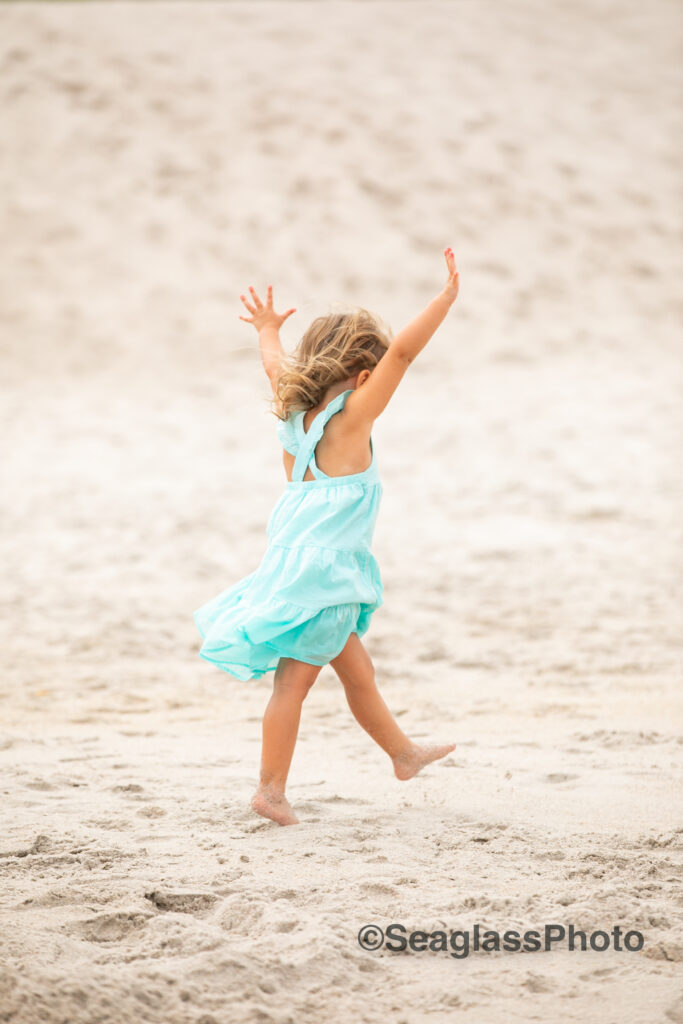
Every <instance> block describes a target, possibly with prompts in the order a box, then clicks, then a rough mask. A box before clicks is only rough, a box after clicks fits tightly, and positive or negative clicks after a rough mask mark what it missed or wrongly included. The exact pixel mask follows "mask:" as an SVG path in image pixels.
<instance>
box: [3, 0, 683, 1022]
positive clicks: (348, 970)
mask: <svg viewBox="0 0 683 1024" xmlns="http://www.w3.org/2000/svg"><path fill="white" fill-rule="evenodd" d="M681 34H682V26H681V9H680V6H679V5H678V4H677V3H674V2H673V0H671V2H669V0H654V2H653V3H651V4H639V3H634V2H630V0H629V2H622V0H619V2H616V0H615V2H599V0H592V2H591V0H572V2H571V3H569V2H557V3H552V4H547V3H544V2H542V0H511V2H509V3H507V2H506V3H493V2H489V0H462V2H446V3H441V2H427V0H422V2H420V3H419V4H418V3H412V2H403V3H384V2H377V3H365V4H362V3H337V2H330V3H314V2H310V3H309V2H258V3H257V2H252V3H242V2H240V3H222V4H221V3H213V4H208V3H207V4H204V3H164V2H158V3H149V4H134V3H111V4H109V3H91V4H76V3H74V4H71V5H67V4H61V3H49V4H47V3H46V4H29V3H24V4H3V5H2V6H0V60H1V62H2V78H1V79H0V89H1V90H2V95H3V116H2V119H1V120H0V197H1V199H0V238H1V239H2V249H3V268H4V272H3V274H2V275H1V280H0V332H1V335H0V381H1V386H2V403H1V404H0V414H1V417H2V419H1V422H0V428H1V430H2V449H3V454H2V461H1V468H0V474H1V479H0V484H1V493H2V499H1V502H2V505H1V514H2V531H1V533H0V556H1V559H2V563H1V564H2V567H3V571H2V573H0V605H1V609H2V614H1V616H0V621H1V629H2V634H1V636H0V658H1V659H2V671H1V674H0V716H1V717H0V766H1V771H2V804H1V806H2V838H1V840H0V883H1V889H0V892H1V896H0V1021H2V1022H10V1024H34V1022H36V1024H37V1022H46V1024H122V1022H126V1024H127V1022H134V1024H137V1022H154V1024H247V1022H249V1024H251V1022H258V1024H323V1022H325V1024H326V1022H339V1024H347V1022H349V1024H357V1022H360V1024H380V1022H385V1021H392V1022H395V1024H414V1022H422V1021H424V1022H429V1024H451V1022H455V1024H459V1022H468V1024H469V1022H470V1021H479V1022H482V1024H499V1022H500V1024H507V1022H511V1024H517V1022H519V1024H521V1022H527V1021H530V1020H535V1021H550V1020H553V1021H556V1020H558V1019H559V1020H562V1021H564V1022H567V1024H572V1022H576V1024H578V1022H582V1024H585V1022H593V1021H595V1022H597V1021H600V1022H604V1024H616V1022H617V1021H618V1022H619V1024H629V1022H630V1024H653V1022H665V1024H671V1022H674V1024H676V1022H678V1024H680V1022H681V1021H683V996H682V995H681V971H680V966H681V965H680V961H681V958H683V917H682V915H681V888H680V864H681V858H680V847H681V843H680V840H681V821H682V816H681V792H682V785H681V783H682V775H683V773H682V771H681V760H682V758H681V753H682V751H683V747H682V746H681V743H682V740H681V679H682V678H683V672H682V668H683V664H682V662H683V658H682V654H683V652H682V647H681V638H682V634H683V630H682V612H681V607H682V597H683V594H682V591H681V568H682V561H683V559H682V551H683V543H682V541H683V536H682V534H683V530H682V527H681V523H682V522H683V515H682V512H683V501H682V497H683V495H682V491H683V486H682V474H681V451H682V450H683V445H682V441H683V416H682V412H681V410H682V408H683V402H682V398H683V386H682V385H683V380H682V378H683V374H682V370H681V368H682V358H681V346H680V337H681V331H680V327H681V319H682V318H681V313H682V303H681V288H680V270H681V261H680V254H681V241H682V237H683V230H682V228H683V224H682V217H681V193H680V159H681V152H680V145H679V141H678V140H679V139H680V135H681V130H680V129H681V120H680V96H681V85H682V82H681V73H680V70H679V67H680V64H679V63H677V60H678V57H679V55H680V44H681ZM446 245H452V246H453V249H454V251H455V255H456V260H457V263H458V267H459V269H460V280H461V284H460V296H459V298H458V300H457V303H456V305H455V306H454V307H453V309H452V311H451V313H450V314H449V317H448V319H447V321H446V322H445V323H444V325H443V326H442V328H441V329H440V330H439V332H438V333H437V335H436V336H435V337H434V339H433V340H432V342H431V343H430V345H429V346H428V347H427V349H426V350H425V351H424V353H422V354H421V355H420V356H419V358H418V359H417V360H416V362H415V364H414V365H413V366H412V367H411V368H410V370H409V373H408V374H407V376H406V379H405V381H404V382H403V383H402V385H401V387H400V389H399V392H398V393H397V395H396V397H395V399H394V400H393V401H392V403H391V405H390V407H389V408H388V409H387V411H386V413H385V414H384V415H383V416H382V417H381V419H380V420H379V421H378V422H377V424H376V426H375V429H374V432H373V440H374V443H375V450H376V454H377V459H378V464H379V467H380V471H381V474H382V481H383V484H384V497H383V504H382V508H381V510H380V514H379V519H378V524H377V531H376V534H375V544H374V551H375V554H376V556H377V559H378V562H379V564H380V567H381V570H382V577H383V581H384V586H385V604H384V606H383V607H382V608H381V609H380V611H379V612H377V614H376V616H375V618H374V620H373V623H372V626H371V629H370V631H369V633H368V635H367V646H368V649H369V651H370V653H371V655H372V657H373V659H374V661H375V665H376V670H377V679H378V683H379V685H380V688H381V690H382V693H383V694H384V697H385V699H386V701H387V703H388V704H389V706H390V707H391V708H392V710H393V711H394V713H395V714H396V715H398V716H399V722H400V723H401V726H402V728H404V729H405V730H406V732H408V733H409V734H410V735H411V736H412V737H413V738H414V739H415V740H417V741H420V742H421V741H423V740H424V741H426V740H429V739H435V740H443V741H448V740H451V739H452V740H454V741H455V742H456V743H457V744H458V745H457V749H456V751H455V752H454V754H452V755H450V756H449V757H448V758H446V759H445V760H444V761H442V762H441V763H439V764H438V765H433V766H430V767H429V768H427V769H426V770H425V771H424V773H423V775H421V776H420V777H418V778H416V779H414V780H412V781H410V782H407V783H400V782H398V781H397V780H396V779H395V778H394V776H393V774H392V772H391V765H390V763H389V761H388V759H387V757H386V755H384V754H383V753H382V751H381V750H380V749H379V748H377V747H376V746H374V745H373V743H372V741H371V740H370V739H369V737H368V736H367V735H366V734H365V733H364V732H363V731H362V730H361V729H360V728H359V726H358V725H357V723H356V722H355V721H354V719H353V717H352V716H351V713H350V711H349V709H348V707H347V705H346V702H345V699H344V693H343V690H342V687H341V686H340V684H339V682H338V680H337V679H336V677H335V675H334V673H333V672H332V671H331V670H330V669H329V668H325V669H324V670H323V672H322V673H321V675H320V677H319V679H318V681H317V682H316V684H315V686H314V687H313V689H312V691H311V693H310V695H309V697H308V698H307V700H306V703H305V705H304V712H303V718H302V727H301V733H300V739H299V743H298V746H297V750H296V753H295V756H294V762H293V766H292V771H291V776H290V787H289V795H290V799H291V801H292V803H293V805H294V806H295V808H296V810H297V812H298V814H299V816H300V818H301V824H300V825H299V826H296V827H292V828H279V827H278V826H276V825H274V824H272V823H269V822H265V821H263V820H261V819H260V818H258V817H257V816H256V815H254V814H253V812H252V811H251V810H250V808H249V798H250V796H251V793H252V792H253V789H254V786H255V783H256V780H257V775H258V762H259V753H260V722H261V716H262V713H263V710H264V707H265V704H266V702H267V699H268V696H269V693H270V688H271V685H272V677H271V676H267V677H265V678H264V679H262V680H259V681H252V682H249V683H240V682H238V681H237V680H234V679H231V678H230V677H229V676H227V675H226V674H225V673H221V672H220V671H219V670H218V669H216V668H213V667H212V666H210V665H208V664H207V663H205V662H203V661H202V660H201V659H200V658H199V657H198V649H199V636H198V633H197V631H196V629H195V626H194V623H193V621H192V612H193V610H194V609H195V608H197V607H198V606H199V605H200V604H202V603H203V602H205V601H207V600H208V599H209V598H211V597H212V596H213V595H214V594H216V593H218V592H219V591H220V590H222V589H224V588H225V587H227V586H228V585H229V584H231V583H233V582H236V581H237V580H238V579H240V578H241V577H242V576H244V575H246V574H247V573H249V572H251V571H252V570H253V569H254V568H255V567H256V565H257V564H258V562H259V560H260V558H261V555H262V553H263V550H264V547H265V526H266V522H267V520H268V516H269V514H270V510H271V508H272V505H273V503H274V502H275V501H276V499H277V498H278V496H279V494H280V493H281V489H282V487H283V484H284V473H283V468H282V464H281V452H280V449H279V447H278V443H277V438H276V435H275V420H274V418H273V416H272V415H271V414H270V413H269V411H268V401H267V400H268V386H267V381H266V378H265V376H264V375H263V372H262V369H261V366H260V361H259V357H258V352H257V348H256V335H255V332H254V330H253V328H251V327H250V326H248V325H247V324H245V323H243V322H241V321H240V320H239V319H238V316H239V315H240V313H242V312H244V310H243V307H242V305H241V303H240V301H239V294H240V292H243V291H245V289H246V288H247V287H248V286H249V285H250V284H253V285H254V286H255V287H256V288H257V289H259V288H260V289H261V290H262V291H264V290H265V286H266V285H267V284H268V283H272V284H273V285H274V288H275V301H276V305H279V306H280V307H281V308H282V309H285V308H289V307H290V306H296V307H297V313H296V314H295V315H294V316H292V317H290V318H289V320H288V321H287V322H286V324H285V326H284V328H283V342H284V343H285V345H286V346H287V347H292V346H293V345H294V344H295V343H296V341H297V339H298V337H299V336H300V334H301V332H302V331H303V330H304V329H305V327H306V326H307V325H308V323H310V321H311V320H312V319H313V318H314V317H315V316H318V315H320V314H322V313H325V312H327V311H329V310H330V309H331V308H336V307H338V306H343V305H345V304H359V305H363V306H366V307H367V308H369V309H372V310H374V311H376V312H377V313H379V314H380V315H381V316H382V317H384V318H385V320H386V321H387V322H388V323H389V324H390V326H391V328H392V329H393V330H394V331H397V330H398V329H400V327H401V326H402V325H403V324H404V323H405V322H407V320H408V319H410V318H411V317H412V316H414V315H415V314H416V313H417V312H418V311H419V310H420V309H422V308H423V306H424V305H425V304H426V303H427V302H428V301H429V299H431V298H432V296H433V295H435V294H436V293H437V292H438V291H439V290H440V288H441V287H442V285H443V283H444V280H445V275H444V270H445V264H444V261H443V255H442V250H443V248H444V246H446ZM392 922H401V923H403V924H404V925H405V926H406V928H407V929H408V930H417V929H423V930H427V931H434V930H438V929H447V930H450V929H465V928H472V927H473V925H474V924H475V923H480V924H481V926H482V928H488V929H498V930H500V931H503V930H505V929H521V930H524V929H528V928H537V927H539V926H543V925H544V924H546V923H560V924H563V923H564V924H566V925H568V924H570V923H572V924H574V925H575V926H576V927H577V928H585V929H587V930H588V931H589V932H590V931H593V930H596V929H606V930H611V929H612V928H613V927H614V926H615V925H619V926H621V927H622V928H623V929H624V930H628V929H639V930H640V931H641V932H642V933H643V935H644V937H645V945H644V947H643V949H642V950H641V951H640V952H632V953H628V952H621V953H619V952H615V951H613V950H607V951H605V952H602V953H599V952H594V951H590V950H589V951H587V952H586V953H580V952H574V953H570V952H569V951H568V950H567V949H566V948H558V949H556V950H552V951H550V952H545V951H540V952H529V953H522V952H520V953H511V952H507V953H506V952H502V951H501V952H499V953H495V952H483V951H478V952H473V953H472V954H471V955H470V956H469V957H467V958H465V959H455V958H453V957H450V956H449V955H448V954H447V953H445V954H444V953H440V954H438V953H430V952H428V951H427V952H422V953H419V952H411V951H410V950H408V951H406V952H405V953H392V952H390V951H387V950H386V949H382V950H380V951H378V952H367V951H364V950H363V949H361V948H360V946H359V944H358V942H357V938H356V936H357V933H358V931H359V929H360V928H361V926H363V925H365V924H371V923H376V924H377V925H380V926H381V927H382V928H385V927H386V926H387V925H389V924H390V923H392Z"/></svg>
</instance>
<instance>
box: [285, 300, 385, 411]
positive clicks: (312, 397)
mask: <svg viewBox="0 0 683 1024" xmlns="http://www.w3.org/2000/svg"><path fill="white" fill-rule="evenodd" d="M391 337H392V334H391V328H390V327H389V326H388V325H387V324H385V323H384V322H383V321H382V320H381V319H380V317H378V316H377V315H376V314H375V313H371V312H370V311H369V310H367V309H363V308H361V307H357V308H356V309H353V310H351V311H350V312H340V313H329V314H328V315H327V316H319V317H317V318H316V319H315V320H314V321H313V323H312V324H311V325H310V327H309V328H308V330H307V331H306V332H305V333H304V335H303V337H302V339H301V341H300V342H299V344H298V345H297V347H296V349H295V351H294V353H293V354H292V355H291V356H285V357H284V358H283V360H282V368H281V370H280V375H279V377H278V379H277V383H276V385H275V393H274V395H273V400H272V404H273V412H274V413H275V415H276V416H277V417H278V418H279V419H281V420H286V419H287V417H288V416H289V415H290V413H292V412H294V411H295V410H299V409H303V410H308V409H315V407H316V406H317V405H319V404H320V402H321V401H322V399H323V396H324V395H325V392H326V391H327V389H328V388H329V387H331V386H332V385H333V384H337V383H338V382H339V381H342V380H346V378H347V377H352V376H353V375H354V374H356V373H359V372H360V371H361V370H365V369H368V370H372V369H373V368H374V367H375V366H377V363H378V362H379V361H380V359H381V358H382V356H383V355H384V353H385V352H386V350H387V349H388V347H389V344H390V341H391Z"/></svg>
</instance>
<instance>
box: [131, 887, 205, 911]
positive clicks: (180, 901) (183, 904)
mask: <svg viewBox="0 0 683 1024" xmlns="http://www.w3.org/2000/svg"><path fill="white" fill-rule="evenodd" d="M145 899H146V900H149V901H150V903H153V904H154V906H155V907H156V908H157V910H163V911H170V912H172V913H174V914H194V915H196V916H201V915H202V914H206V913H207V912H208V911H209V910H211V908H212V907H213V906H214V904H215V903H216V901H217V899H218V897H217V896H215V895H214V894H213V893H211V892H190V891H188V892H182V891H180V890H174V891H171V890H169V889H154V890H152V891H151V892H146V893H145Z"/></svg>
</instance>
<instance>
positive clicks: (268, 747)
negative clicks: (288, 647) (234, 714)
mask: <svg viewBox="0 0 683 1024" xmlns="http://www.w3.org/2000/svg"><path fill="white" fill-rule="evenodd" d="M319 672H320V666H318V665H308V664H307V663H306V662H303V661H295V659H294V658H280V661H279V663H278V666H277V669H276V670H275V678H274V681H273V692H272V694H271V697H270V700H269V701H268V706H267V707H266V710H265V713H264V715H263V726H262V733H263V747H262V752H261V775H260V780H259V786H258V789H257V790H256V793H255V794H254V796H253V797H252V799H251V807H252V810H254V811H256V813H257V814H260V815H262V817H264V818H272V820H273V821H277V823H278V824H279V825H296V824H298V821H299V819H298V818H297V816H296V815H295V814H294V811H293V810H292V808H291V807H290V805H289V802H288V800H287V798H286V796H285V786H286V784H287V775H288V773H289V766H290V764H291V762H292V755H293V753H294V746H295V744H296V737H297V733H298V732H299V721H300V719H301V705H302V704H303V701H304V698H305V697H306V694H307V693H308V691H309V690H310V688H311V687H312V686H313V683H314V682H315V680H316V679H317V677H318V673H319Z"/></svg>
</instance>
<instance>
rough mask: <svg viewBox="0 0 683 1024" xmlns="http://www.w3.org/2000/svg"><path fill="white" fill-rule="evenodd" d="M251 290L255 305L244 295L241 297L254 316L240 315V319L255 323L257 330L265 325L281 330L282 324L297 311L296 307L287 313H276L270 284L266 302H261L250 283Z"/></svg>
mask: <svg viewBox="0 0 683 1024" xmlns="http://www.w3.org/2000/svg"><path fill="white" fill-rule="evenodd" d="M249 291H250V292H251V297H252V299H253V301H254V305H253V306H252V305H250V304H249V303H248V302H247V300H246V298H245V296H244V295H240V298H241V300H242V302H243V303H244V305H245V306H246V307H247V309H248V310H249V312H250V313H251V314H252V316H250V317H248V316H240V320H244V322H245V323H247V324H253V325H254V327H255V328H256V330H257V331H260V330H261V329H262V328H263V327H274V328H275V329H276V330H279V329H280V327H281V325H282V324H283V323H284V322H285V320H286V319H287V317H288V316H291V315H292V313H295V312H296V307H292V309H288V310H287V312H286V313H276V312H275V310H274V309H273V286H272V284H269V285H268V298H267V299H266V304H265V306H264V304H263V303H262V302H261V300H260V299H259V297H258V295H257V294H256V292H255V291H254V289H253V288H252V287H251V285H249Z"/></svg>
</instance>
